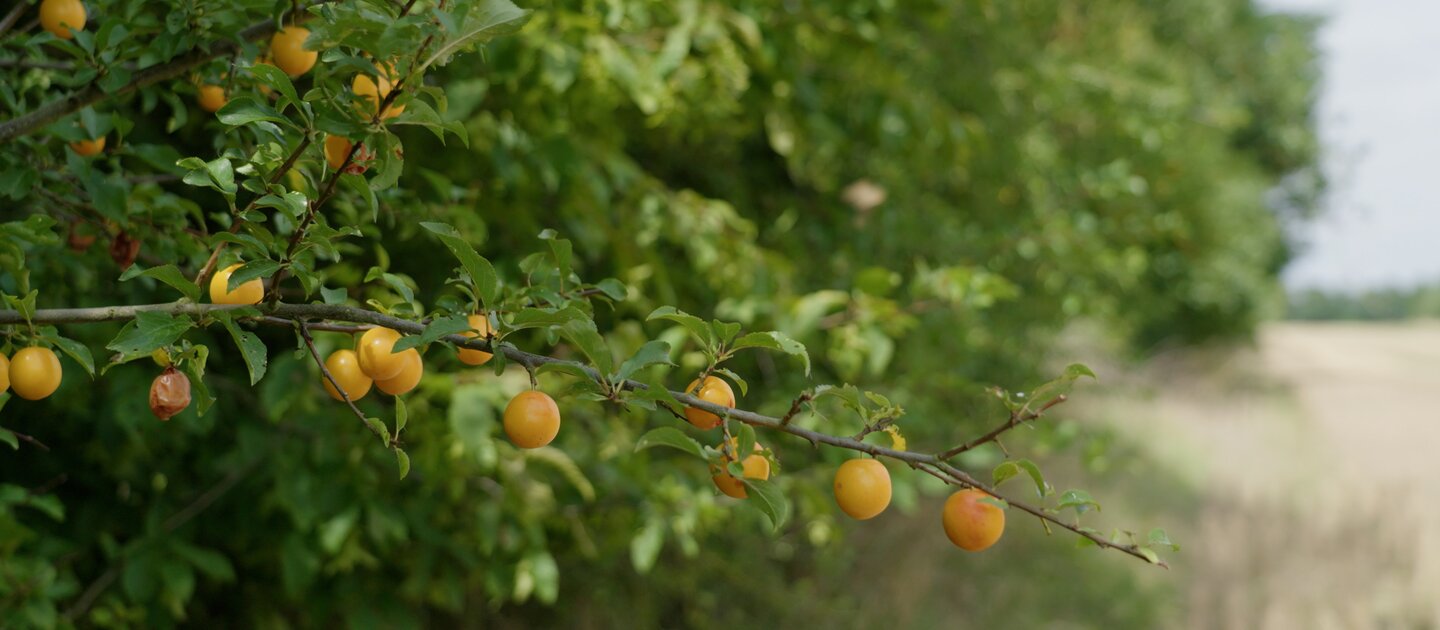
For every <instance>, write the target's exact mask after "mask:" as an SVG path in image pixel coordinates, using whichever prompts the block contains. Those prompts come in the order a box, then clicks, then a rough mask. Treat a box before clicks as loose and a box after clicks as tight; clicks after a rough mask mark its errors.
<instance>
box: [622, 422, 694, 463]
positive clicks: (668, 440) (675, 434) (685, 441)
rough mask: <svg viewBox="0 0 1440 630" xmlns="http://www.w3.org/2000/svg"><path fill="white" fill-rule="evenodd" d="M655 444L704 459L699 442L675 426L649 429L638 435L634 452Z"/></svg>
mask: <svg viewBox="0 0 1440 630" xmlns="http://www.w3.org/2000/svg"><path fill="white" fill-rule="evenodd" d="M656 446H668V447H670V448H673V449H676V450H678V451H681V452H683V453H688V454H690V455H694V456H695V457H698V458H700V459H705V449H704V447H702V446H700V443H699V442H696V441H695V440H694V438H691V437H690V436H688V435H685V433H684V432H682V431H681V430H680V429H677V428H675V427H660V428H658V429H651V430H650V431H649V432H647V433H646V434H645V435H642V436H640V439H639V440H636V441H635V451H636V452H639V451H642V450H644V449H647V448H652V447H656Z"/></svg>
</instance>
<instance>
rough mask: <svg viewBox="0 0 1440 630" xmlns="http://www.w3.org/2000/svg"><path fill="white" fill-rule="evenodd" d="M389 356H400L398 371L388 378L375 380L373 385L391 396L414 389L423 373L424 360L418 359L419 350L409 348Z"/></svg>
mask: <svg viewBox="0 0 1440 630" xmlns="http://www.w3.org/2000/svg"><path fill="white" fill-rule="evenodd" d="M390 356H394V357H400V371H399V372H398V373H396V374H395V376H392V377H390V378H387V379H379V380H376V381H375V387H377V388H379V389H380V391H382V392H385V393H387V394H390V395H391V396H399V395H401V394H404V393H406V392H408V391H410V390H412V389H415V386H416V385H419V384H420V377H421V376H424V374H425V362H424V361H423V360H421V359H420V351H419V350H416V349H414V348H410V349H408V350H405V351H403V352H397V353H395V354H392V355H390Z"/></svg>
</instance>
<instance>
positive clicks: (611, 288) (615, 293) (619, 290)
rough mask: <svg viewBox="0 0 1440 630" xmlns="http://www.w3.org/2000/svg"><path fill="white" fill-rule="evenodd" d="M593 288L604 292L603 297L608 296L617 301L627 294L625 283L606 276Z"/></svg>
mask: <svg viewBox="0 0 1440 630" xmlns="http://www.w3.org/2000/svg"><path fill="white" fill-rule="evenodd" d="M595 288H597V289H600V292H601V293H603V294H605V297H608V298H610V299H612V300H615V301H617V302H618V301H620V300H623V299H625V296H626V295H627V294H628V290H627V289H626V288H625V283H623V282H620V281H619V280H616V279H614V278H606V279H604V280H601V281H600V282H598V283H596V284H595Z"/></svg>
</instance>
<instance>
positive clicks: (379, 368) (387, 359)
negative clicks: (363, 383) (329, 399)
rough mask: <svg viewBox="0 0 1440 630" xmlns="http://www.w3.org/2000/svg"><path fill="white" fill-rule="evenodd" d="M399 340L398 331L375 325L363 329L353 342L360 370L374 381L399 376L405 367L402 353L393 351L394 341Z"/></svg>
mask: <svg viewBox="0 0 1440 630" xmlns="http://www.w3.org/2000/svg"><path fill="white" fill-rule="evenodd" d="M399 340H400V333H398V332H395V331H394V330H392V329H389V328H384V327H381V326H376V327H374V328H371V329H370V330H367V331H365V334H363V335H360V342H359V343H357V344H355V353H356V354H358V355H360V370H361V371H363V372H365V375H366V376H369V377H370V378H372V379H374V380H376V381H385V380H389V379H392V378H395V377H396V376H399V375H400V371H401V370H403V369H405V357H403V356H401V354H403V353H397V352H395V342H397V341H399ZM411 350H414V348H411Z"/></svg>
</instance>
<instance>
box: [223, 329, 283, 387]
mask: <svg viewBox="0 0 1440 630" xmlns="http://www.w3.org/2000/svg"><path fill="white" fill-rule="evenodd" d="M216 315H217V316H216V319H218V320H220V323H221V324H223V325H224V326H225V330H228V331H230V338H231V339H234V340H235V345H236V346H237V347H239V348H240V355H241V356H242V357H243V358H244V359H245V368H246V369H247V370H249V371H250V384H251V385H254V384H256V383H259V382H260V379H262V378H264V377H265V369H266V366H267V365H268V363H269V360H270V359H269V357H268V356H266V348H265V342H263V341H260V337H259V336H258V335H256V334H255V333H252V332H250V331H247V330H241V329H240V326H239V325H238V324H236V323H235V318H234V317H233V313H223V314H221V313H216Z"/></svg>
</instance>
